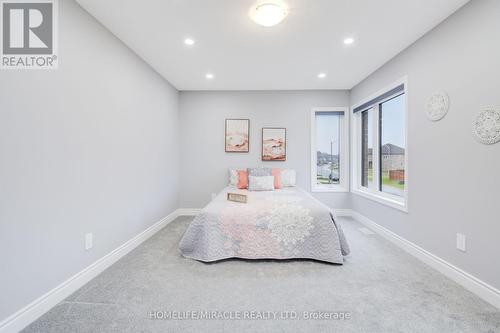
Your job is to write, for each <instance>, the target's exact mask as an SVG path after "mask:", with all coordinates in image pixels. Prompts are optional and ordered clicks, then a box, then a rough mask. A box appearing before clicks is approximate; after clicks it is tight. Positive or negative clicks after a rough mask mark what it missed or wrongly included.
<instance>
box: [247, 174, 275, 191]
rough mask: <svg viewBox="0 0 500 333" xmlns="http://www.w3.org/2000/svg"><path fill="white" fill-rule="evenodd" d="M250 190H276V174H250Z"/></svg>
mask: <svg viewBox="0 0 500 333" xmlns="http://www.w3.org/2000/svg"><path fill="white" fill-rule="evenodd" d="M248 190H249V191H274V176H248Z"/></svg>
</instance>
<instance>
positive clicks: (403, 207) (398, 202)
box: [352, 189, 408, 213]
mask: <svg viewBox="0 0 500 333" xmlns="http://www.w3.org/2000/svg"><path fill="white" fill-rule="evenodd" d="M352 193H354V194H357V195H359V196H362V197H364V198H367V199H370V200H373V201H376V202H378V203H381V204H383V205H385V206H389V207H391V208H394V209H397V210H400V211H402V212H405V213H408V205H407V202H406V201H407V200H405V199H404V198H401V199H399V198H393V197H391V196H389V195H384V194H380V193H373V192H368V191H365V190H361V189H355V190H353V191H352Z"/></svg>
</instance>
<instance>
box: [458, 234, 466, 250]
mask: <svg viewBox="0 0 500 333" xmlns="http://www.w3.org/2000/svg"><path fill="white" fill-rule="evenodd" d="M457 249H458V250H460V251H462V252H465V251H466V250H467V248H466V237H465V235H464V234H460V233H457Z"/></svg>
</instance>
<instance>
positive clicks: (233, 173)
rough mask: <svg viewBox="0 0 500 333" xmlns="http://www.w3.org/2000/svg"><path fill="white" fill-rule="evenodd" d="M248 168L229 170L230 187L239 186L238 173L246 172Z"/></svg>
mask: <svg viewBox="0 0 500 333" xmlns="http://www.w3.org/2000/svg"><path fill="white" fill-rule="evenodd" d="M245 170H246V168H230V169H229V185H231V186H237V185H238V171H245Z"/></svg>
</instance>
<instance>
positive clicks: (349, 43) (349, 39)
mask: <svg viewBox="0 0 500 333" xmlns="http://www.w3.org/2000/svg"><path fill="white" fill-rule="evenodd" d="M352 43H354V38H351V37H349V38H346V39H344V44H345V45H351V44H352Z"/></svg>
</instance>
